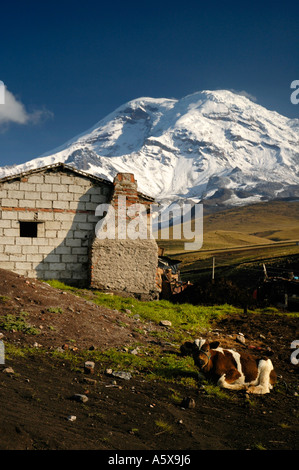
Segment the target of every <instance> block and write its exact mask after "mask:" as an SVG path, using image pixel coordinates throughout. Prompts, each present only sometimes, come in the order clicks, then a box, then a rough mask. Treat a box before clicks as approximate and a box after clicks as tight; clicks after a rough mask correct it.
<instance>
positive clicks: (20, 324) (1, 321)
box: [0, 312, 40, 335]
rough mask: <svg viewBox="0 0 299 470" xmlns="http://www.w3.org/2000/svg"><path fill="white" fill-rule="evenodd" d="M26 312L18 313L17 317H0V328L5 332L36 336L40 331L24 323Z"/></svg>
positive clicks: (8, 315) (10, 315)
mask: <svg viewBox="0 0 299 470" xmlns="http://www.w3.org/2000/svg"><path fill="white" fill-rule="evenodd" d="M26 317H28V313H27V312H20V313H19V314H18V315H12V314H7V315H4V316H2V317H0V328H2V329H3V330H5V331H21V332H22V333H26V334H28V335H38V334H39V333H40V330H39V329H37V328H35V327H34V326H31V325H30V324H28V323H27V322H26Z"/></svg>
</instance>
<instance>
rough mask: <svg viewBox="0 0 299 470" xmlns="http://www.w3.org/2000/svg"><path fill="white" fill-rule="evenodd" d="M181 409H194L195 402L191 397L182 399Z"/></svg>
mask: <svg viewBox="0 0 299 470" xmlns="http://www.w3.org/2000/svg"><path fill="white" fill-rule="evenodd" d="M181 407H182V408H195V400H194V399H193V398H191V397H184V398H183V400H182V403H181Z"/></svg>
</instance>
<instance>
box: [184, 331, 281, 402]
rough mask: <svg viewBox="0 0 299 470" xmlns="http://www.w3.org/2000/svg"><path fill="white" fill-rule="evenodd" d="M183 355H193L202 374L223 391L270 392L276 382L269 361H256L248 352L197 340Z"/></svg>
mask: <svg viewBox="0 0 299 470" xmlns="http://www.w3.org/2000/svg"><path fill="white" fill-rule="evenodd" d="M181 351H182V353H183V354H190V353H191V355H192V356H193V359H194V363H195V365H196V366H197V367H198V368H199V369H200V371H201V372H203V374H204V375H205V376H206V377H207V378H210V379H212V380H214V381H215V382H217V385H219V386H220V387H222V388H227V389H230V390H244V389H245V390H247V392H248V393H258V394H264V393H270V390H271V389H272V388H273V385H274V383H275V382H276V373H275V371H274V367H273V364H272V362H271V360H270V359H269V358H261V359H256V358H254V357H253V356H251V355H250V354H248V353H246V352H236V351H234V350H233V349H223V348H221V347H219V342H218V341H214V342H212V343H209V342H208V341H207V340H204V339H200V340H195V341H194V343H189V342H188V343H185V344H184V345H183V347H182V348H181Z"/></svg>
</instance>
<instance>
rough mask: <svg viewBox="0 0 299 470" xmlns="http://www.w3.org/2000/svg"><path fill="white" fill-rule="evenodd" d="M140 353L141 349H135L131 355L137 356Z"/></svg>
mask: <svg viewBox="0 0 299 470" xmlns="http://www.w3.org/2000/svg"><path fill="white" fill-rule="evenodd" d="M138 352H139V349H138V348H135V349H132V351H130V354H133V355H134V356H136V354H138Z"/></svg>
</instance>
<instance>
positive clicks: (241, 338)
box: [236, 333, 246, 344]
mask: <svg viewBox="0 0 299 470" xmlns="http://www.w3.org/2000/svg"><path fill="white" fill-rule="evenodd" d="M236 341H237V342H238V343H241V344H245V342H246V341H245V336H244V335H243V333H238V334H237V336H236Z"/></svg>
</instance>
